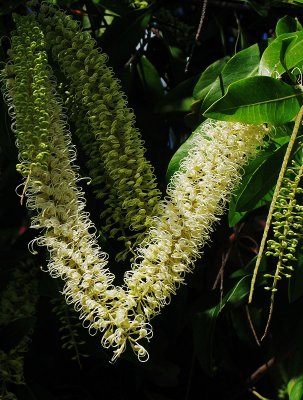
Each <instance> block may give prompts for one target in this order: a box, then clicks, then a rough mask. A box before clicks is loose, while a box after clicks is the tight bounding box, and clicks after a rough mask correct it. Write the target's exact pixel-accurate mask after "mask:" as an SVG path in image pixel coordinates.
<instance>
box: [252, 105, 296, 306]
mask: <svg viewBox="0 0 303 400" xmlns="http://www.w3.org/2000/svg"><path fill="white" fill-rule="evenodd" d="M302 118H303V106H302V107H301V108H300V111H299V112H298V115H297V117H296V121H295V125H294V129H293V131H292V134H291V137H290V140H289V143H288V146H287V149H286V153H285V156H284V159H283V163H282V166H281V169H280V173H279V177H278V180H277V184H276V188H275V191H274V195H273V198H272V201H271V204H270V208H269V212H268V216H267V220H266V225H265V228H264V232H263V237H262V240H261V244H260V249H259V253H258V256H257V261H256V265H255V269H254V273H253V277H252V280H251V286H250V293H249V298H248V303H251V302H252V297H253V293H254V288H255V284H256V279H257V274H258V271H259V267H260V264H261V260H262V256H263V252H264V248H265V244H266V241H267V236H268V232H269V228H270V224H271V220H272V216H273V213H274V208H275V204H276V201H277V198H278V195H279V192H280V189H281V185H282V181H283V178H284V175H285V171H286V168H287V164H288V161H289V159H290V156H291V152H292V149H293V147H294V144H295V140H296V137H297V134H298V131H299V128H300V124H301V120H302Z"/></svg>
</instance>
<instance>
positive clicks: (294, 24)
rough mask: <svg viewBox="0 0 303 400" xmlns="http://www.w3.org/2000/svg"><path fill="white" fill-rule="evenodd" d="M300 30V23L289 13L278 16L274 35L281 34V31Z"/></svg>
mask: <svg viewBox="0 0 303 400" xmlns="http://www.w3.org/2000/svg"><path fill="white" fill-rule="evenodd" d="M300 30H302V25H301V24H300V22H299V21H298V19H297V18H293V17H291V16H290V15H285V16H284V17H283V18H280V19H279V21H278V22H277V25H276V35H277V36H279V35H282V34H283V33H290V32H296V31H300Z"/></svg>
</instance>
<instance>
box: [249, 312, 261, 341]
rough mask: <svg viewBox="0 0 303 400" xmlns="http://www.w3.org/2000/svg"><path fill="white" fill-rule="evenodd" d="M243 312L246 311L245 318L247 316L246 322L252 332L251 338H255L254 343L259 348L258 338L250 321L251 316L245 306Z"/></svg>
mask: <svg viewBox="0 0 303 400" xmlns="http://www.w3.org/2000/svg"><path fill="white" fill-rule="evenodd" d="M245 311H246V316H247V320H248V323H249V327H250V329H251V332H252V334H253V336H254V338H255V341H256V343H257V345H258V346H259V347H260V346H261V343H260V340H259V338H258V336H257V333H256V330H255V327H254V324H253V322H252V319H251V315H250V312H249V308H248V306H247V305H246V306H245Z"/></svg>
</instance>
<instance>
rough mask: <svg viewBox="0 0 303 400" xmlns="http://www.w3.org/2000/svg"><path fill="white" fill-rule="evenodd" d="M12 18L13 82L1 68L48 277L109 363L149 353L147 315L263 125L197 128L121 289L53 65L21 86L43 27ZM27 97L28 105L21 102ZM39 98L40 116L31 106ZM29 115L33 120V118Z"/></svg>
mask: <svg viewBox="0 0 303 400" xmlns="http://www.w3.org/2000/svg"><path fill="white" fill-rule="evenodd" d="M16 22H17V24H18V25H19V27H20V28H19V29H18V31H17V32H15V33H14V36H15V39H14V40H13V44H14V43H16V46H18V47H17V48H15V49H14V48H12V52H11V55H12V63H13V65H10V67H11V68H14V71H15V77H14V78H13V80H14V82H12V78H11V77H9V76H8V75H7V68H6V69H5V70H4V71H3V73H2V76H3V80H4V81H5V82H6V93H5V97H6V99H7V100H8V102H9V105H10V110H11V115H12V117H13V118H14V129H15V131H16V136H17V137H18V143H19V152H20V154H21V152H22V154H21V156H20V162H21V164H23V165H25V166H28V165H30V166H31V167H30V173H28V174H24V176H25V178H26V179H27V180H26V187H25V189H24V192H25V194H26V196H27V198H28V200H27V207H28V208H29V209H31V210H33V211H34V212H35V216H34V217H33V218H32V224H31V226H32V227H33V228H36V229H39V230H40V236H38V238H37V239H36V242H37V243H38V244H40V245H43V246H46V247H47V249H48V251H49V264H48V270H49V272H50V274H51V276H53V277H60V278H62V279H63V280H64V281H65V286H64V289H63V293H64V295H65V296H66V301H67V303H68V304H73V305H74V308H75V309H76V310H77V311H78V312H79V313H80V319H81V320H82V321H83V325H84V326H85V327H87V328H88V329H89V332H90V333H91V334H95V333H98V332H101V333H102V340H101V343H102V345H103V346H104V347H105V348H113V350H114V355H113V358H112V361H115V360H116V359H117V358H118V357H119V356H120V355H121V353H122V352H123V351H124V350H125V348H126V345H127V344H129V345H130V346H131V347H132V349H133V350H134V352H135V353H136V354H137V356H138V358H139V359H140V360H141V361H145V360H147V359H148V353H147V351H146V349H145V348H144V346H143V345H142V340H146V339H147V340H149V339H150V338H151V336H152V329H151V326H150V320H151V319H152V318H153V317H154V316H155V315H157V314H159V312H160V310H161V308H162V307H164V306H165V305H166V304H168V303H169V302H170V299H171V295H172V294H175V293H176V290H177V289H178V287H179V285H180V284H181V283H184V280H185V275H186V273H187V272H191V271H192V270H193V266H194V261H195V260H196V258H197V257H199V255H200V252H201V247H202V246H203V245H204V243H205V242H207V241H208V240H209V235H210V232H211V231H212V229H213V225H214V223H215V222H216V221H217V220H218V216H219V215H220V214H222V212H223V211H224V205H225V203H226V200H227V199H228V197H229V195H230V193H231V191H232V189H233V187H234V186H235V184H236V183H237V182H238V181H239V179H240V170H241V168H242V166H243V165H244V164H245V163H246V161H247V159H248V157H250V156H252V155H253V154H254V153H255V151H256V148H257V147H258V146H259V145H260V144H261V141H262V137H263V136H264V135H265V134H266V130H265V128H263V127H262V126H252V125H243V124H237V123H228V122H220V121H208V122H206V123H204V124H202V125H201V126H200V127H199V128H198V129H197V130H196V134H195V139H194V145H193V148H192V150H191V151H190V152H189V154H188V156H187V157H186V158H185V159H184V160H183V162H182V165H181V169H180V171H179V172H177V173H176V174H175V175H174V176H173V178H172V182H171V184H170V187H169V188H168V196H167V198H166V199H165V200H163V201H162V202H161V204H160V214H159V215H158V216H157V217H154V219H153V220H152V224H151V228H150V230H149V232H148V234H147V236H146V237H145V239H144V241H143V243H142V244H141V246H140V247H139V248H138V249H137V258H136V260H135V262H134V264H133V268H132V270H131V271H129V272H127V273H126V276H125V283H124V286H123V287H115V286H113V284H112V282H113V279H114V276H113V274H111V272H110V271H109V269H108V268H107V254H105V253H104V252H102V251H101V249H100V248H99V247H98V244H97V240H96V237H95V235H94V234H92V233H91V228H92V227H93V224H92V222H91V221H90V220H89V218H88V214H87V213H86V212H85V211H84V208H85V199H84V195H83V193H82V192H81V191H80V190H79V189H78V187H77V180H78V178H79V177H78V174H77V172H76V171H77V167H76V166H75V165H74V160H75V149H74V147H73V145H72V144H71V137H70V133H69V131H68V129H67V126H66V124H65V122H64V121H65V117H64V115H63V114H62V109H61V106H60V100H59V98H58V96H57V95H56V93H55V88H54V84H53V83H51V82H52V81H53V79H52V76H51V72H50V68H49V67H48V66H46V67H45V70H42V72H41V76H40V78H39V77H35V79H33V78H32V77H29V79H27V80H26V85H23V84H22V85H20V84H19V83H20V82H23V80H22V79H23V78H22V77H23V74H24V73H25V72H26V71H28V72H27V73H29V74H32V73H33V71H35V69H33V68H31V63H32V62H33V61H34V60H35V59H36V58H37V59H39V60H40V59H43V60H44V59H45V54H46V53H45V48H44V46H45V43H44V40H43V35H41V32H40V31H39V26H38V25H37V23H36V22H35V21H34V19H33V17H32V16H26V17H19V18H18V19H16ZM33 26H34V27H35V29H32V28H33ZM38 31H39V36H37V37H39V38H40V39H39V46H36V45H35V46H33V47H32V48H31V51H32V53H31V57H26V53H25V52H24V57H23V52H22V51H21V50H22V46H26V45H27V41H28V40H30V41H31V40H32V39H31V35H32V34H34V35H36V33H35V32H38ZM26 38H29V39H28V40H27V39H26ZM36 40H38V39H36ZM20 63H22V66H23V67H22V68H20ZM24 63H25V64H24ZM42 66H43V65H42ZM39 68H40V64H39ZM39 79H40V80H39ZM37 82H39V84H40V85H41V90H40V92H39V98H38V100H37V99H36V98H35V96H36V92H34V91H33V87H32V85H33V84H37ZM23 91H24V92H23ZM24 96H27V97H26V101H27V103H28V105H29V107H23V100H22V99H23V98H24ZM20 99H21V100H22V102H21V103H20ZM19 103H20V104H21V105H22V107H21V106H19ZM40 103H41V104H42V105H43V107H44V108H43V119H41V118H40V119H39V115H38V114H37V116H36V114H35V113H32V111H31V110H32V109H33V108H34V109H35V107H36V106H37V104H38V105H39V104H40ZM41 107H42V106H41ZM20 112H21V114H20ZM24 121H26V122H28V121H29V122H28V125H27V124H25V123H24ZM39 124H43V129H44V130H41V129H40V125H39ZM46 127H47V129H46ZM33 129H35V130H36V132H37V134H38V133H39V134H40V132H41V137H42V138H43V141H44V142H43V143H44V144H45V145H44V146H43V149H42V150H43V163H40V162H37V156H36V152H34V151H33V152H30V151H28V152H26V151H25V150H26V146H28V148H29V149H33V150H34V147H33V146H34V145H35V143H36V141H37V135H33V134H32V132H33ZM45 129H46V131H45ZM25 141H26V146H25V145H24V144H23V143H25ZM21 170H22V168H21ZM28 170H29V169H26V171H28Z"/></svg>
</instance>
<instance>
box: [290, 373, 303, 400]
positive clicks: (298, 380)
mask: <svg viewBox="0 0 303 400" xmlns="http://www.w3.org/2000/svg"><path fill="white" fill-rule="evenodd" d="M287 394H288V396H289V400H299V399H302V397H303V375H300V376H298V377H295V378H293V379H291V380H290V381H289V382H288V384H287Z"/></svg>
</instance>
